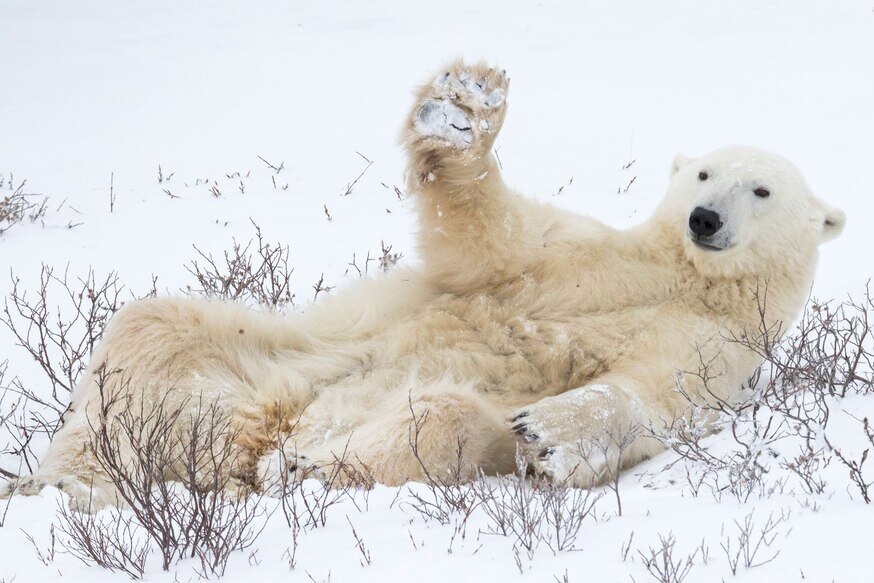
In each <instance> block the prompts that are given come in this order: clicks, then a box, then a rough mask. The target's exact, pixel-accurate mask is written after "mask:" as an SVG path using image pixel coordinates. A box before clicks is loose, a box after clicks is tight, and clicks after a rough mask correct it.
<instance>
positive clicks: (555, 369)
mask: <svg viewBox="0 0 874 583" xmlns="http://www.w3.org/2000/svg"><path fill="white" fill-rule="evenodd" d="M507 88H508V79H507V77H506V76H505V74H504V73H503V72H501V71H496V70H494V69H491V68H488V67H486V66H484V65H477V66H466V65H464V64H463V63H461V62H456V63H454V64H451V65H450V66H449V67H447V68H446V69H444V70H443V71H442V72H441V73H440V75H439V76H438V77H437V78H436V79H435V80H433V81H432V82H430V83H428V84H426V85H425V86H423V87H422V88H421V90H420V91H419V93H418V97H417V98H416V102H415V105H414V107H413V109H412V113H411V114H410V117H409V119H408V121H407V124H406V126H405V129H404V132H403V143H404V144H405V146H406V148H407V150H408V154H409V169H408V179H409V186H410V190H411V191H414V192H416V193H417V195H418V204H419V217H420V250H421V257H422V260H423V266H422V267H421V268H420V269H416V270H403V269H397V270H395V271H394V272H393V273H391V274H389V275H387V276H384V277H382V278H379V279H375V280H365V281H362V282H361V283H359V284H357V285H354V286H350V288H348V289H346V290H344V291H343V292H341V293H338V294H337V295H336V296H335V297H332V298H329V299H326V300H324V301H323V302H321V303H320V304H318V305H315V306H313V307H311V308H310V309H309V310H307V312H306V313H303V314H295V315H292V316H290V317H284V318H283V317H280V316H277V315H274V314H268V313H260V312H253V311H250V310H248V309H246V308H244V307H241V306H237V305H233V304H228V303H221V302H216V301H207V300H199V299H190V298H164V299H150V300H143V301H139V302H136V303H133V304H132V305H129V306H127V307H125V308H124V309H123V310H121V311H120V312H119V313H118V314H117V315H116V316H115V317H114V318H113V320H112V322H111V323H110V325H109V326H108V327H107V329H106V333H105V336H104V338H103V341H102V343H101V344H100V346H99V348H98V349H97V351H96V352H95V354H94V357H93V364H92V367H91V371H90V372H89V373H88V374H87V376H86V377H85V379H84V380H83V381H82V383H81V385H80V386H79V387H78V389H77V390H76V392H75V394H74V396H73V412H72V413H71V414H70V415H69V418H68V419H67V420H66V423H65V425H64V426H63V428H62V429H61V431H60V432H59V433H58V434H57V437H56V438H55V440H54V442H53V443H52V445H51V448H50V450H49V452H48V455H47V456H46V459H45V461H44V462H43V464H42V466H41V467H40V469H39V471H38V472H37V474H36V475H35V476H33V477H32V478H29V479H27V480H25V481H23V482H22V483H21V484H19V491H20V492H21V493H25V494H30V493H34V492H36V491H38V490H39V489H40V488H41V487H42V486H43V485H45V484H58V485H60V487H61V488H62V489H65V490H67V491H68V492H70V493H71V494H72V495H73V496H74V497H81V496H83V494H86V495H87V491H88V489H87V488H85V487H84V486H83V484H93V487H94V488H95V494H94V496H95V498H94V503H95V504H100V503H101V502H110V501H112V492H113V490H112V486H111V485H110V484H109V482H108V480H107V479H106V476H105V474H104V472H103V471H102V469H101V467H100V465H99V464H98V463H97V462H96V460H95V459H94V457H93V455H92V454H91V453H90V450H89V448H88V447H84V446H83V444H86V443H88V441H89V439H90V432H91V431H92V429H91V426H90V425H89V421H88V420H89V419H94V418H96V416H97V411H96V407H97V401H98V400H99V399H98V394H97V393H98V390H97V388H96V381H95V376H96V372H95V371H97V370H98V367H99V366H100V365H102V364H104V363H105V364H107V365H108V366H110V367H112V368H118V369H121V370H122V371H123V372H124V375H125V377H126V378H127V379H128V380H129V381H130V383H129V385H125V386H123V387H120V388H117V390H122V391H124V390H128V391H130V392H131V394H130V395H129V397H130V399H131V402H132V403H133V404H136V403H137V402H138V401H146V402H147V403H155V402H158V401H159V400H161V399H165V400H167V401H168V402H170V403H173V402H177V403H181V402H183V401H184V399H186V398H190V397H191V396H196V397H197V398H198V399H199V398H201V397H203V398H207V399H217V400H218V402H220V403H221V404H222V407H223V410H224V411H225V412H226V414H227V415H229V416H230V418H231V420H232V421H233V424H234V426H235V427H236V428H238V429H239V431H240V435H239V436H238V438H237V446H238V447H239V448H240V452H241V454H242V455H241V457H240V461H239V464H238V465H239V467H236V468H234V469H233V470H232V471H234V472H237V474H238V475H240V476H243V477H245V476H248V477H249V478H248V479H249V480H253V478H252V476H257V478H260V477H262V476H261V475H259V474H263V472H264V471H269V470H270V469H271V467H270V463H269V462H270V460H271V459H272V454H271V451H274V450H275V448H276V447H277V432H279V433H281V432H283V431H292V430H291V429H290V425H289V424H288V423H287V421H288V420H291V419H298V418H299V421H298V423H297V424H296V426H295V427H294V429H293V431H292V435H291V436H290V438H288V437H289V436H285V438H284V439H282V440H281V441H282V442H283V443H285V444H286V446H285V447H287V448H289V449H288V452H301V453H302V454H306V456H307V457H308V458H309V459H310V460H311V462H312V463H315V464H320V463H327V462H330V460H332V459H334V456H335V455H340V452H342V451H346V452H347V459H351V460H354V461H355V463H361V464H364V465H366V466H367V468H368V469H369V470H370V472H372V474H373V475H374V476H375V478H376V479H377V480H378V481H380V482H383V483H385V484H400V483H402V482H404V481H407V480H416V479H422V478H423V469H422V464H424V465H425V467H427V468H432V469H433V471H435V472H439V471H442V470H445V469H447V468H450V467H452V466H453V465H454V464H455V462H456V446H457V444H458V443H459V442H461V443H463V444H464V450H463V453H464V456H465V459H466V461H467V462H468V463H469V464H470V468H469V469H466V470H465V471H466V472H467V473H468V475H471V473H472V472H473V471H474V470H473V469H472V468H474V467H475V468H480V469H482V470H484V471H485V472H493V473H495V472H510V471H512V469H513V468H514V456H515V454H516V451H517V446H518V447H521V448H522V450H523V452H525V453H526V454H527V455H528V457H529V459H530V461H531V463H532V464H533V467H534V469H535V470H536V471H538V472H540V473H542V474H547V475H550V476H553V477H554V478H556V479H562V480H564V479H570V480H571V481H572V482H573V483H575V484H578V485H582V486H588V485H590V484H591V483H593V482H596V481H598V480H599V479H602V478H603V472H604V467H605V465H607V464H610V463H613V462H615V461H616V460H615V459H614V458H615V456H616V455H617V452H616V451H615V449H616V448H615V447H614V448H611V447H605V448H601V455H600V457H598V458H597V459H593V458H592V457H586V451H589V452H591V448H587V444H592V443H603V438H604V436H605V435H610V434H611V433H615V432H616V431H619V430H621V428H623V427H631V426H633V425H650V424H656V425H658V424H660V423H664V422H666V421H670V420H673V419H676V418H677V417H678V416H679V415H682V413H683V399H681V398H680V397H679V396H678V394H677V392H676V390H675V388H676V382H677V377H678V372H679V371H696V370H698V369H699V368H700V364H701V363H702V362H706V363H708V373H709V375H710V377H712V378H710V380H709V382H708V385H707V387H706V389H707V390H706V391H704V387H703V386H702V381H701V379H700V378H699V377H696V376H695V375H687V376H686V377H685V378H684V380H683V381H682V382H683V383H684V385H685V386H684V388H685V390H686V391H687V392H688V393H690V394H691V395H693V396H695V397H699V398H702V399H705V400H706V399H712V398H721V399H728V400H731V399H732V398H735V397H736V396H737V395H738V392H739V391H740V387H741V386H742V384H743V382H744V381H745V380H746V379H747V378H748V375H750V374H751V373H752V371H753V370H754V369H755V367H756V366H757V365H758V364H759V362H760V358H759V357H758V356H757V355H756V354H754V353H753V352H752V351H750V350H747V349H745V348H744V347H743V346H741V345H740V344H737V343H731V342H727V341H726V338H727V337H728V336H730V335H732V334H735V335H740V334H743V333H751V332H752V333H754V332H756V331H758V330H759V328H760V323H761V322H760V313H759V312H760V310H759V308H760V305H761V302H760V301H759V300H760V299H761V298H760V295H759V292H760V291H761V290H762V289H764V288H765V286H766V287H767V304H766V313H765V320H766V322H767V323H768V324H769V325H770V324H774V323H778V322H786V323H788V322H791V321H792V320H793V319H795V318H796V317H797V315H798V313H799V311H800V309H801V307H802V306H803V304H804V301H805V299H806V296H807V294H808V291H809V289H810V286H811V282H812V278H813V273H814V267H815V264H816V260H817V247H818V245H819V244H820V243H821V242H823V241H826V240H828V239H831V238H833V237H835V236H837V235H838V234H839V233H840V232H841V230H842V228H843V224H844V217H843V214H842V213H841V212H840V211H836V210H833V209H831V208H829V207H828V206H827V205H825V204H824V203H822V202H821V201H819V200H818V199H816V198H814V196H813V195H812V194H811V192H810V190H809V188H808V186H807V185H806V184H805V182H804V179H803V178H802V177H801V175H800V173H799V172H798V171H797V170H796V169H795V167H793V166H792V165H791V164H790V163H789V162H787V161H786V160H784V159H782V158H780V157H778V156H775V155H773V154H769V153H766V152H763V151H760V150H754V149H751V148H746V147H728V148H723V149H720V150H717V151H715V152H713V153H711V154H708V155H706V156H703V157H701V158H698V159H686V158H683V157H679V156H678V157H677V159H676V160H675V162H674V166H673V169H672V171H671V179H670V185H669V187H668V191H667V195H666V197H665V199H664V201H663V202H662V203H661V205H660V206H659V207H658V208H657V209H656V211H655V213H654V214H653V216H652V217H651V218H650V219H649V220H647V221H646V222H644V223H643V224H641V225H639V226H637V227H634V228H632V229H629V230H626V231H618V230H615V229H612V228H610V227H608V226H605V225H603V224H600V223H598V222H596V221H594V220H592V219H589V218H584V217H580V216H576V215H573V214H569V213H567V212H563V211H559V210H557V209H555V208H552V207H550V206H548V205H543V204H538V203H536V202H534V201H532V200H528V199H525V198H522V197H520V196H519V195H518V194H516V193H515V192H513V191H512V190H510V189H509V188H508V187H507V186H505V185H504V183H503V181H502V180H501V174H500V171H499V169H498V165H497V164H496V161H495V159H494V157H493V155H492V154H491V150H492V144H493V142H494V140H495V138H496V136H497V135H498V132H499V131H500V129H501V125H502V122H503V119H504V114H505V112H506V106H507V102H506V99H507ZM170 386H172V387H173V391H171V392H170V394H169V396H168V387H170ZM126 387H136V392H134V391H133V390H132V389H128V388H126ZM411 409H412V411H413V412H414V413H415V415H417V416H421V415H422V414H424V412H425V411H427V417H426V418H425V422H424V423H423V424H422V427H421V431H420V435H419V440H418V457H419V459H418V460H417V459H416V457H415V456H414V455H413V453H412V451H411V447H410V442H409V439H410V433H409V428H410V422H411V417H412V414H413V413H411ZM508 420H509V423H508ZM110 421H111V419H110ZM287 438H288V439H287ZM660 448H661V446H660V445H659V444H658V443H656V442H655V441H654V440H648V439H643V438H638V439H635V440H633V441H632V443H630V445H628V447H627V449H626V450H625V453H624V457H623V459H622V464H623V465H624V466H628V465H631V464H634V463H636V462H638V461H640V460H641V459H643V458H645V457H648V456H651V455H653V454H654V453H656V452H657V451H659V449H660ZM292 455H294V454H292ZM420 462H421V463H420ZM259 468H260V472H259V471H258V470H259ZM272 469H275V465H274V466H273V468H272ZM257 478H255V479H257Z"/></svg>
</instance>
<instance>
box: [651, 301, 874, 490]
mask: <svg viewBox="0 0 874 583" xmlns="http://www.w3.org/2000/svg"><path fill="white" fill-rule="evenodd" d="M757 301H758V310H759V328H758V330H750V331H747V332H745V333H743V334H738V335H736V336H732V337H730V338H727V339H726V340H727V341H728V342H731V343H737V344H740V345H742V346H743V347H744V348H746V349H748V350H751V351H752V352H754V353H756V354H758V355H759V356H761V357H762V359H763V361H764V362H763V365H762V366H761V367H759V368H758V369H757V370H756V372H755V373H754V375H753V376H752V378H751V379H750V380H749V381H748V382H747V384H746V386H745V387H742V389H743V391H742V392H743V394H745V395H746V396H745V398H743V399H741V400H740V402H729V401H726V400H725V399H723V398H721V397H719V396H718V395H716V394H715V393H714V392H712V391H710V389H709V385H710V383H711V382H712V376H711V371H710V367H709V366H708V365H709V363H707V362H704V360H703V359H702V363H701V366H700V368H699V370H698V371H694V372H687V373H685V374H686V375H693V376H695V377H697V378H696V379H695V381H696V383H695V384H697V385H699V386H701V387H703V390H702V394H700V395H688V394H686V393H685V392H684V390H683V389H682V385H680V388H679V389H678V392H679V393H680V394H681V396H682V397H684V398H685V399H686V400H687V402H688V407H687V411H686V414H685V415H684V416H683V417H681V418H680V419H678V420H676V421H673V422H672V423H671V424H669V426H668V427H667V430H666V431H663V432H661V435H660V439H661V440H662V441H663V443H664V444H665V445H666V446H668V447H670V448H671V449H673V450H674V451H675V452H676V453H677V454H678V456H679V458H680V460H684V461H686V462H690V463H691V464H692V465H693V466H695V467H697V468H698V469H697V470H696V471H694V472H689V470H688V469H687V478H688V481H689V483H690V486H691V487H692V491H693V494H696V495H697V492H698V489H699V488H700V487H701V485H702V484H705V485H707V486H708V487H709V488H710V490H711V492H712V493H713V494H714V496H716V497H720V496H721V495H722V493H723V492H726V491H727V492H730V493H731V494H732V495H734V496H735V497H736V498H737V499H738V500H741V501H744V500H747V499H749V497H750V496H752V495H754V494H757V495H759V496H764V495H767V494H768V493H769V492H772V491H774V489H782V488H783V487H784V486H785V479H784V480H783V481H781V480H776V481H772V482H771V483H770V484H768V483H766V482H765V481H764V477H765V475H766V474H768V472H769V471H770V468H771V464H772V463H773V460H774V459H775V458H776V457H777V454H776V453H774V451H773V447H772V446H773V445H774V444H775V443H776V442H778V441H780V440H782V439H785V438H787V437H792V438H796V437H800V438H801V439H802V440H803V443H804V444H803V446H802V453H801V454H800V455H799V456H797V457H795V458H792V459H787V460H783V461H782V462H780V465H781V466H782V467H783V468H785V469H787V470H789V471H790V472H792V473H793V474H794V475H795V476H797V477H798V479H799V480H800V482H801V487H802V488H803V489H804V490H805V491H806V492H808V493H821V492H822V491H823V489H824V488H825V481H824V480H823V479H822V478H821V477H820V476H819V472H820V470H821V469H822V468H824V467H826V466H827V465H828V463H829V458H828V456H827V452H826V451H825V450H824V449H822V448H820V447H817V446H816V445H815V444H816V443H817V440H818V439H819V438H820V437H821V436H823V434H824V433H823V432H824V430H825V428H826V426H827V424H828V421H829V417H830V411H829V404H830V402H832V401H834V400H835V399H840V398H842V397H845V396H846V395H848V394H850V393H853V394H869V393H871V392H872V390H874V388H872V387H874V385H872V380H874V377H872V365H874V333H872V331H871V328H870V325H871V322H872V314H874V303H872V296H871V294H870V290H869V289H866V291H865V294H864V298H863V299H862V300H859V301H856V300H853V299H849V300H847V301H845V302H843V303H839V304H834V303H822V302H816V301H811V302H809V303H808V306H807V308H806V309H805V312H804V315H803V316H802V318H801V320H800V322H799V324H798V326H797V327H796V329H795V330H794V332H793V333H791V334H788V335H786V334H784V329H783V324H782V323H780V322H776V323H774V322H770V323H769V321H768V319H767V318H766V315H765V314H766V304H767V290H766V289H765V290H763V291H762V292H761V293H760V295H759V296H758V298H757ZM720 429H721V430H724V431H729V432H730V433H731V436H732V438H733V445H734V446H735V447H733V448H732V449H731V451H727V452H714V451H713V450H712V449H711V448H710V447H708V446H707V445H705V444H704V443H703V439H704V438H705V437H706V436H707V435H709V434H710V433H712V432H714V431H715V430H720ZM655 433H657V434H658V433H659V432H655ZM772 454H773V455H772ZM678 461H679V460H678ZM863 461H864V460H862V461H861V462H856V464H857V466H858V467H859V469H860V466H859V464H860V463H863ZM852 463H853V462H851V463H850V465H848V467H849V468H850V469H851V476H856V477H858V475H859V473H858V472H856V473H855V474H853V472H852V470H853V465H852ZM845 465H846V464H845ZM854 480H855V478H854ZM863 483H864V481H863Z"/></svg>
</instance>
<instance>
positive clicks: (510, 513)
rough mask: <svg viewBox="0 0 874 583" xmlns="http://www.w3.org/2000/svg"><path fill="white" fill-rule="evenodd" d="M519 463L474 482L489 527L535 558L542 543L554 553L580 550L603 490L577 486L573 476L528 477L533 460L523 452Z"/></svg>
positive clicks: (493, 532)
mask: <svg viewBox="0 0 874 583" xmlns="http://www.w3.org/2000/svg"><path fill="white" fill-rule="evenodd" d="M516 466H517V467H516V473H515V474H514V475H511V476H502V477H498V478H492V479H489V478H486V477H485V476H483V475H482V474H481V475H480V476H479V479H477V480H476V481H475V482H474V483H473V484H472V489H473V491H474V493H475V494H476V497H477V499H478V500H479V505H478V508H479V510H480V511H481V512H482V513H483V514H485V516H486V517H487V518H488V521H489V523H488V526H487V530H486V532H487V533H488V534H500V535H503V536H507V537H510V538H511V539H513V540H514V547H516V548H518V549H521V550H524V551H525V552H526V553H527V555H528V558H529V559H531V558H532V557H533V554H534V550H535V549H536V548H537V547H538V546H539V545H540V544H545V545H546V546H547V547H548V548H549V549H550V550H551V551H552V552H553V553H558V552H561V551H569V550H574V549H575V544H576V540H577V537H578V536H579V534H580V531H581V529H582V527H583V523H584V522H586V520H587V519H589V518H590V517H591V516H592V515H593V512H594V510H595V504H596V503H597V502H598V500H600V499H601V497H602V496H603V494H601V493H597V494H596V493H593V492H592V491H590V490H583V489H580V488H573V487H571V486H570V485H569V483H570V478H568V479H566V480H564V481H555V480H552V479H549V478H532V479H527V478H526V476H527V474H528V462H527V460H526V459H525V457H524V456H523V455H521V454H519V455H517V457H516ZM517 559H518V555H517Z"/></svg>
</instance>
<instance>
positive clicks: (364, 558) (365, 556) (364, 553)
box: [346, 514, 372, 567]
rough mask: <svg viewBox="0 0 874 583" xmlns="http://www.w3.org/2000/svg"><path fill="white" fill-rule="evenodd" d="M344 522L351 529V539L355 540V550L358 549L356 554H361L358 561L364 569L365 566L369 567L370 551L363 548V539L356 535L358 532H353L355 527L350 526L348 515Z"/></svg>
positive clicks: (370, 560) (370, 561)
mask: <svg viewBox="0 0 874 583" xmlns="http://www.w3.org/2000/svg"><path fill="white" fill-rule="evenodd" d="M346 522H348V523H349V527H350V528H351V529H352V537H353V538H354V539H355V548H356V549H358V552H359V553H360V554H361V559H359V562H360V563H361V566H362V567H364V566H365V565H366V566H368V567H369V566H370V565H371V564H372V559H371V556H370V551H369V550H368V549H367V547H366V546H364V538H362V537H361V536H360V535H359V534H358V531H357V530H355V525H353V524H352V520H351V519H350V518H349V515H348V514H347V515H346Z"/></svg>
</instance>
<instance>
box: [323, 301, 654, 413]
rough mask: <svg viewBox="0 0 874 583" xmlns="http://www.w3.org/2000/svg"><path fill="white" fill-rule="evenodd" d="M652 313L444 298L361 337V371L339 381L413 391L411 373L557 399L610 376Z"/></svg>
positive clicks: (510, 395) (499, 393) (500, 394)
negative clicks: (545, 310)
mask: <svg viewBox="0 0 874 583" xmlns="http://www.w3.org/2000/svg"><path fill="white" fill-rule="evenodd" d="M652 310H653V308H642V309H640V310H637V309H635V310H631V311H628V310H625V311H622V312H614V313H598V314H580V315H572V314H567V313H556V314H552V316H553V317H543V316H541V315H540V314H539V315H538V316H539V317H533V316H531V315H530V314H526V313H525V310H523V309H520V308H519V306H512V305H507V304H506V303H504V302H500V301H498V300H496V299H494V298H492V297H490V296H487V295H477V296H469V297H466V296H462V297H458V296H453V297H444V298H441V300H440V301H435V302H433V303H431V304H429V305H427V306H425V307H424V308H423V309H422V310H421V311H420V312H418V313H416V314H413V315H411V316H410V317H408V318H406V319H404V320H403V321H401V322H395V323H394V324H393V325H392V326H390V327H387V328H386V329H384V330H382V331H381V332H379V333H377V334H376V335H374V336H371V337H370V338H368V339H366V340H362V341H361V343H360V346H359V348H361V349H362V352H363V354H362V358H361V359H360V366H356V367H355V370H350V371H349V375H348V376H347V377H346V378H343V379H340V378H338V379H336V382H337V383H338V384H342V385H343V386H344V387H347V388H348V387H349V386H350V385H352V386H354V385H357V384H362V385H370V384H371V382H373V381H374V380H375V379H380V382H381V383H382V385H383V386H382V388H383V389H386V390H391V389H392V388H395V387H400V386H408V385H409V379H410V377H411V375H412V376H415V377H416V378H417V379H418V380H420V381H421V382H422V383H428V382H430V381H433V380H435V379H438V378H439V379H444V380H445V379H451V380H452V382H454V383H457V384H459V385H466V386H471V387H472V388H474V389H475V390H477V391H480V392H485V393H489V394H490V395H493V396H494V397H496V398H497V399H498V400H501V401H507V402H517V401H518V400H519V399H521V400H523V401H527V400H530V399H531V397H541V396H548V395H553V394H558V393H561V392H563V391H566V390H568V389H572V388H576V387H579V386H582V385H585V384H586V383H587V382H589V381H590V380H591V379H593V378H595V377H597V376H598V375H601V374H603V373H605V372H607V371H609V370H610V368H611V365H612V363H614V362H616V360H617V359H619V358H621V357H622V356H623V355H624V354H625V352H626V347H632V346H633V344H634V339H635V338H636V337H638V336H639V335H640V330H641V329H642V328H643V327H645V326H646V325H647V322H649V321H651V319H652V318H651V317H650V316H651V312H652ZM350 350H353V351H354V347H353V346H352V345H348V346H346V347H344V348H343V349H342V351H343V352H349V351H350ZM364 353H366V354H364ZM355 379H360V381H356V380H355ZM329 384H335V383H329Z"/></svg>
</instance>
